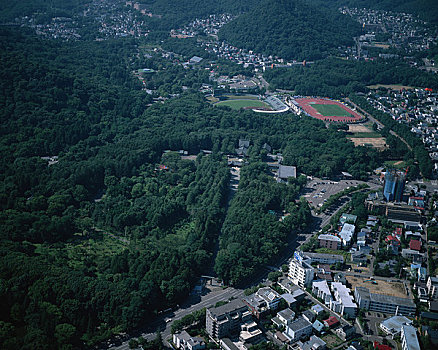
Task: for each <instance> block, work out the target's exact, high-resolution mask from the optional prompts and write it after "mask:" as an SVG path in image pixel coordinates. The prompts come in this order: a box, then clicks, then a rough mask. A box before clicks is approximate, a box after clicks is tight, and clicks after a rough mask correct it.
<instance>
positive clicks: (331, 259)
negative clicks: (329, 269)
mask: <svg viewBox="0 0 438 350" xmlns="http://www.w3.org/2000/svg"><path fill="white" fill-rule="evenodd" d="M304 256H305V257H307V258H308V259H309V260H310V262H309V264H311V263H313V262H317V263H321V264H329V265H334V264H336V263H337V262H340V263H343V262H344V257H343V256H342V255H337V254H322V253H309V252H305V253H304Z"/></svg>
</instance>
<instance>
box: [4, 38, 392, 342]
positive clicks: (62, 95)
mask: <svg viewBox="0 0 438 350" xmlns="http://www.w3.org/2000/svg"><path fill="white" fill-rule="evenodd" d="M0 46H1V50H0V51H1V52H0V54H1V60H2V62H3V63H4V64H3V65H2V67H1V69H0V76H1V79H0V81H1V84H2V86H1V88H2V91H3V93H2V96H1V101H0V103H1V104H0V107H1V108H0V110H1V121H2V126H1V129H0V130H1V148H0V152H1V164H0V169H1V171H0V179H1V191H0V194H1V197H0V199H1V201H0V205H1V214H0V232H1V244H0V252H1V253H0V254H1V259H0V261H1V262H0V279H1V280H0V282H1V289H0V297H1V298H0V300H1V302H0V303H1V307H0V310H1V311H0V323H1V327H2V330H4V332H3V333H2V335H1V337H0V347H1V348H5V349H9V348H22V349H26V348H32V349H35V348H56V347H61V346H63V345H66V344H70V345H74V346H77V347H80V346H83V344H88V345H91V344H95V343H96V342H98V341H99V340H101V339H105V338H107V337H108V336H110V335H111V334H112V333H117V332H120V331H122V330H125V329H132V328H133V327H136V326H138V325H139V324H140V323H141V322H143V321H147V320H148V319H150V318H152V317H154V314H155V312H157V311H158V310H160V309H163V308H166V307H168V306H169V305H174V304H175V303H178V302H179V301H180V300H182V298H184V296H186V295H187V293H188V292H189V291H190V288H191V287H192V286H193V284H194V283H195V282H196V276H199V275H200V274H202V273H203V272H205V269H209V268H210V267H211V266H212V264H213V262H212V256H213V252H214V247H215V246H216V242H217V240H218V235H219V231H220V230H221V227H222V223H223V221H224V220H225V226H224V236H223V239H222V240H221V244H220V248H221V250H220V254H219V255H218V258H217V260H216V270H217V271H218V273H219V274H220V276H222V277H223V278H224V279H226V280H227V281H228V282H230V283H239V282H240V281H242V279H244V278H246V277H250V275H251V273H252V272H253V271H255V269H256V268H257V267H258V266H259V265H260V264H264V263H266V262H268V261H269V260H270V259H271V258H272V255H273V254H274V253H276V252H278V251H279V250H280V249H281V247H282V246H283V245H284V242H285V240H286V238H287V236H288V235H289V234H290V233H291V231H292V230H293V229H297V228H300V227H302V225H305V223H306V221H307V219H308V208H307V207H306V205H305V203H295V200H296V199H297V193H298V191H299V188H300V186H302V183H300V182H299V181H298V182H293V183H291V184H290V185H289V186H286V185H280V184H277V183H275V182H274V180H273V178H272V175H269V173H268V172H267V171H266V167H265V166H264V165H263V164H262V163H260V161H261V160H262V155H261V154H262V153H261V152H262V151H261V145H263V143H264V142H268V143H269V144H270V145H271V146H272V147H273V148H274V149H275V150H278V151H282V152H283V154H284V157H285V162H286V163H287V164H293V165H297V166H298V169H299V171H300V172H305V173H307V174H309V175H319V176H330V175H332V174H336V173H338V172H339V171H341V170H346V171H349V172H351V173H352V174H354V176H355V177H358V178H362V177H364V176H366V172H367V171H370V170H371V169H373V168H374V167H376V166H377V165H378V164H380V162H381V159H382V157H384V156H385V154H384V153H380V154H379V153H378V152H376V151H372V150H367V149H365V148H360V147H359V148H355V147H354V146H353V144H352V143H351V142H350V141H347V140H346V138H345V136H344V134H343V133H342V132H340V131H337V130H336V129H335V128H330V129H327V128H326V127H325V126H324V124H323V123H322V122H320V121H317V120H314V119H301V118H298V117H296V116H294V115H292V114H286V115H280V116H271V115H269V116H265V115H260V114H254V113H252V112H250V111H240V112H234V111H231V110H229V109H227V108H225V109H222V108H216V107H213V106H211V105H210V104H208V103H206V102H205V100H204V97H203V96H202V95H198V94H193V93H186V94H183V95H181V96H180V97H179V98H174V99H171V100H169V101H167V102H166V103H164V104H161V103H158V104H153V105H152V106H150V107H148V104H149V103H150V102H151V97H150V95H148V94H146V92H145V91H143V90H141V86H140V84H139V80H138V79H137V78H135V77H134V76H133V75H132V70H133V69H135V68H139V67H141V66H143V65H146V66H148V67H151V68H155V69H158V70H160V69H163V72H162V73H160V74H158V73H157V74H156V75H153V76H151V77H150V78H149V79H148V81H147V84H150V86H151V87H155V88H157V87H160V86H162V87H163V90H162V91H163V92H166V91H168V89H171V88H172V87H173V85H174V84H175V86H176V88H177V89H179V87H180V86H181V84H186V85H187V86H189V87H192V86H193V87H195V86H199V82H200V81H203V80H202V79H203V78H202V75H198V74H197V73H196V72H197V71H196V70H185V69H184V68H178V66H173V65H171V64H169V66H166V65H165V63H164V62H161V61H160V59H159V58H157V61H156V62H153V60H152V59H150V58H145V59H143V58H142V59H141V60H140V61H138V62H137V60H138V58H137V52H138V43H137V42H136V41H135V40H128V39H126V40H123V41H112V40H108V41H105V42H87V43H78V42H73V43H62V42H56V41H43V40H41V39H38V38H36V37H34V36H33V35H29V34H26V33H25V32H21V31H15V30H3V31H2V32H1V35H0ZM154 64H156V66H154ZM163 65H164V66H163ZM171 67H173V68H171ZM164 68H167V69H164ZM160 77H161V78H160ZM162 79H164V80H162ZM176 80H178V81H176ZM197 84H198V85H197ZM169 91H170V90H169ZM189 91H193V90H192V89H189ZM309 130H312V132H311V133H309ZM242 137H245V138H248V139H250V140H251V152H250V153H251V157H250V165H249V166H248V168H247V169H245V168H243V169H242V183H241V190H242V191H241V193H239V194H238V195H236V197H235V198H234V199H233V201H232V202H231V206H230V210H229V213H228V215H226V213H225V210H224V208H225V207H226V202H227V193H228V178H229V171H228V169H227V167H226V161H225V158H224V157H223V154H224V153H232V152H233V151H234V149H235V147H236V143H237V141H238V139H239V138H242ZM167 149H171V150H179V149H184V150H187V151H188V152H189V153H190V154H193V155H197V154H199V152H200V150H201V149H208V150H212V152H213V153H212V154H211V155H204V156H201V155H200V156H198V157H197V159H196V160H194V161H188V160H181V159H180V156H179V154H176V153H172V152H170V153H163V152H164V151H165V150H167ZM44 156H58V158H57V159H56V158H55V161H54V162H53V163H51V165H49V164H48V160H45V159H42V158H41V157H44ZM261 196H262V197H263V198H264V201H260V198H261ZM269 210H274V211H276V212H277V213H278V214H280V213H281V212H282V211H284V212H287V213H290V214H291V215H290V216H289V217H288V218H287V219H286V220H285V221H284V222H281V223H280V222H279V221H278V218H277V217H275V216H273V215H272V214H269ZM242 217H244V218H245V219H242ZM236 221H240V224H239V225H237V226H236V225H235V223H236ZM265 225H268V226H269V227H270V228H271V229H270V230H269V232H270V233H269V234H266V232H267V231H266V230H262V229H261V228H262V227H265ZM238 228H241V229H242V230H243V231H242V232H245V233H246V237H247V238H248V239H247V240H246V241H245V242H246V243H245V244H248V245H253V246H252V248H251V249H237V250H236V249H235V245H236V244H235V243H236V242H238V241H239V240H241V238H240V235H241V233H242V232H240V231H239V232H237V231H236V229H238ZM261 242H263V244H261ZM254 244H255V246H254ZM248 247H249V246H248ZM249 248H250V247H249ZM252 249H256V250H252ZM236 254H237V256H238V258H239V260H238V263H237V264H235V263H234V260H233V264H228V263H229V262H230V260H229V259H230V258H231V259H234V257H235V256H236ZM254 254H256V255H257V256H255V255H254ZM223 257H225V259H224V258H223Z"/></svg>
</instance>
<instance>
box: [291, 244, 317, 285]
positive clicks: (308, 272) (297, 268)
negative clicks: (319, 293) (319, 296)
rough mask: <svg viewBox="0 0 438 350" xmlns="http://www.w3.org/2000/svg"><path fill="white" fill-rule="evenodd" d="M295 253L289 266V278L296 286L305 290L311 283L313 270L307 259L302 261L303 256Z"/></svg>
mask: <svg viewBox="0 0 438 350" xmlns="http://www.w3.org/2000/svg"><path fill="white" fill-rule="evenodd" d="M297 253H298V252H295V258H294V259H292V261H291V262H290V264H289V278H290V279H291V281H292V282H293V283H295V284H296V285H298V286H300V287H303V288H306V287H307V286H309V285H310V284H311V283H312V280H313V276H314V274H315V270H314V269H313V267H312V266H311V265H310V261H309V260H308V259H306V260H304V259H303V256H302V255H301V254H300V253H298V254H297Z"/></svg>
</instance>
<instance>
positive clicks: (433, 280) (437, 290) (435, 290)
mask: <svg viewBox="0 0 438 350" xmlns="http://www.w3.org/2000/svg"><path fill="white" fill-rule="evenodd" d="M426 287H427V292H428V293H429V295H430V298H431V299H438V277H431V276H429V278H428V279H427V283H426Z"/></svg>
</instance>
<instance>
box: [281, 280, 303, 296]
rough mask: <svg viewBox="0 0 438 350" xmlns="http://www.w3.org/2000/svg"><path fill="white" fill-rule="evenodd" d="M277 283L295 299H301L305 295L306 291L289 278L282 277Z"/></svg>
mask: <svg viewBox="0 0 438 350" xmlns="http://www.w3.org/2000/svg"><path fill="white" fill-rule="evenodd" d="M277 283H278V285H279V286H280V287H281V288H283V289H284V290H285V291H286V292H287V293H288V294H290V295H292V297H293V298H294V299H296V300H297V301H300V300H303V299H304V297H305V296H306V293H305V292H304V291H303V290H302V289H301V288H300V287H298V286H297V285H296V284H294V283H292V281H291V280H290V279H289V278H282V279H281V280H279V281H278V282H277Z"/></svg>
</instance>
